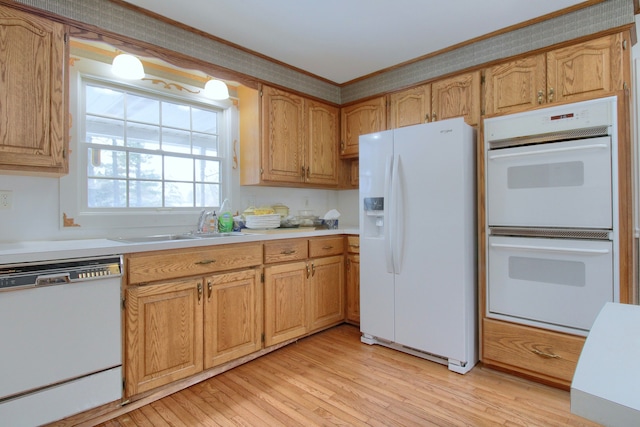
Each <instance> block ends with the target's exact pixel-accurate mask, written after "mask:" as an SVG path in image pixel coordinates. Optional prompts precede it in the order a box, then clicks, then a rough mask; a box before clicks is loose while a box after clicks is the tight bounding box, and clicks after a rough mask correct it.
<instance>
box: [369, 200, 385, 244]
mask: <svg viewBox="0 0 640 427" xmlns="http://www.w3.org/2000/svg"><path fill="white" fill-rule="evenodd" d="M364 234H365V236H366V237H383V236H384V197H365V198H364Z"/></svg>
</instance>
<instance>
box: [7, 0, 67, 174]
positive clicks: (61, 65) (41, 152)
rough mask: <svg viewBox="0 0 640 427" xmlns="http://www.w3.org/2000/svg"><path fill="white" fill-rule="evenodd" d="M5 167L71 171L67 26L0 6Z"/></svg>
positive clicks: (31, 170)
mask: <svg viewBox="0 0 640 427" xmlns="http://www.w3.org/2000/svg"><path fill="white" fill-rule="evenodd" d="M0 45H1V46H2V47H1V50H2V55H0V70H1V72H0V74H1V76H0V123H2V125H0V169H8V170H17V171H21V172H42V173H48V174H55V175H61V174H64V173H67V171H68V160H67V158H66V155H65V151H66V144H67V138H66V136H67V133H68V130H67V126H65V117H66V116H65V114H66V111H67V102H66V99H67V93H66V91H65V87H66V85H65V79H66V74H65V66H66V64H65V63H66V54H67V51H66V46H65V43H64V26H63V25H62V24H59V23H56V22H52V21H49V20H47V19H44V18H40V17H36V16H33V15H30V14H28V13H25V12H21V11H18V10H14V9H11V8H8V7H4V6H0Z"/></svg>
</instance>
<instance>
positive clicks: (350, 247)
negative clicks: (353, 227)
mask: <svg viewBox="0 0 640 427" xmlns="http://www.w3.org/2000/svg"><path fill="white" fill-rule="evenodd" d="M347 252H349V253H352V254H359V253H360V236H347Z"/></svg>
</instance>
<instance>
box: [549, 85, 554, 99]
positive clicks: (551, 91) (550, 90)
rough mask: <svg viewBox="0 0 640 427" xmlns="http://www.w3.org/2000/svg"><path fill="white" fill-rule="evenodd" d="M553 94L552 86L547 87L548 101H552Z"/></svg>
mask: <svg viewBox="0 0 640 427" xmlns="http://www.w3.org/2000/svg"><path fill="white" fill-rule="evenodd" d="M553 94H554V90H553V88H549V102H553Z"/></svg>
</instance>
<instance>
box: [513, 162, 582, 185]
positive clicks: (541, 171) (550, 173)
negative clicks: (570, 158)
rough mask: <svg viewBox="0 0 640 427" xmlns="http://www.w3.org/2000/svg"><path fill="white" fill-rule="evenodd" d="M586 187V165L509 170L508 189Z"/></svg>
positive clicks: (544, 166)
mask: <svg viewBox="0 0 640 427" xmlns="http://www.w3.org/2000/svg"><path fill="white" fill-rule="evenodd" d="M582 185H584V163H583V162H562V163H542V164H538V165H526V166H513V167H510V168H508V170H507V187H508V188H510V189H517V188H546V187H579V186H582Z"/></svg>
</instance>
